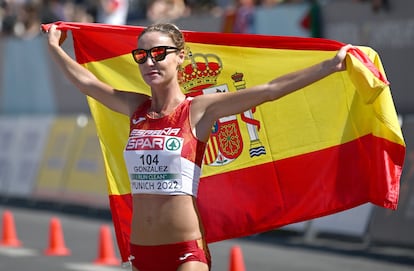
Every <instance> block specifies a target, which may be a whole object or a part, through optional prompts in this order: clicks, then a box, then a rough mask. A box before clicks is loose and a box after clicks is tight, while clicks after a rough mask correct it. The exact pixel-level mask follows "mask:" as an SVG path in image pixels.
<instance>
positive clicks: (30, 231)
mask: <svg viewBox="0 0 414 271" xmlns="http://www.w3.org/2000/svg"><path fill="white" fill-rule="evenodd" d="M50 204H52V203H50ZM45 207H46V205H45V206H43V207H42V206H35V205H32V206H28V205H26V206H16V204H9V203H4V202H3V203H0V215H1V216H2V220H3V221H2V224H1V229H2V236H1V237H0V238H2V239H1V240H0V242H1V241H3V240H4V229H5V228H6V227H5V224H4V214H5V212H6V211H8V212H9V213H11V214H12V217H13V221H14V230H15V232H16V237H17V239H18V240H19V241H20V242H21V245H20V246H18V247H12V246H9V245H4V244H3V245H0V270H2V271H14V270H31V271H52V270H53V271H56V270H68V271H69V270H74V271H76V270H83V271H88V270H94V271H121V270H130V268H128V267H121V266H120V265H115V266H112V265H107V264H103V265H102V264H97V262H96V261H98V260H102V256H101V255H102V254H100V252H99V249H100V248H102V245H101V243H100V242H101V241H102V239H101V236H100V231H101V229H102V228H103V227H106V228H107V227H109V228H110V233H111V237H112V238H113V237H114V234H113V227H112V224H111V220H110V217H108V215H107V213H105V212H98V211H96V210H95V211H93V210H88V209H83V212H79V210H78V211H76V212H75V211H73V209H66V210H63V209H62V208H57V207H59V206H58V205H56V204H55V205H53V204H52V205H50V206H49V207H50V208H45ZM52 220H55V221H56V220H57V221H59V222H60V223H59V224H60V225H61V229H62V235H61V236H62V237H63V243H64V247H65V248H67V249H68V250H69V255H66V256H56V255H46V254H45V251H46V250H47V249H50V248H51V245H50V234H51V232H52V230H51V221H52ZM110 243H111V244H113V250H112V251H113V252H114V256H115V258H116V259H119V253H118V250H117V248H116V245H115V241H114V239H113V242H110ZM106 244H108V243H106ZM106 247H108V245H106ZM109 247H110V246H109ZM234 247H238V248H240V250H241V252H242V262H243V264H244V266H245V270H246V271H270V270H284V271H299V270H307V271H312V270H315V271H325V270H326V271H328V270H329V271H331V270H336V271H355V270H359V271H374V270H375V271H381V270H387V271H390V270H393V271H408V270H410V271H412V270H414V248H409V247H395V246H391V245H388V244H368V243H367V242H365V241H363V240H352V239H350V238H346V237H344V236H318V237H317V238H315V239H314V240H312V242H306V240H305V238H304V237H303V236H302V235H301V234H298V233H295V232H289V231H285V230H274V231H271V232H266V233H263V234H259V235H255V236H250V237H246V238H240V239H232V240H227V241H222V242H217V243H213V244H210V250H211V253H212V258H213V266H212V270H213V271H214V270H215V271H219V270H220V271H224V270H229V271H236V270H230V268H229V262H230V251H231V250H232V249H233V248H234ZM109 250H110V251H111V249H109ZM237 271H239V270H237Z"/></svg>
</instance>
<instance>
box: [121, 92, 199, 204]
mask: <svg viewBox="0 0 414 271" xmlns="http://www.w3.org/2000/svg"><path fill="white" fill-rule="evenodd" d="M191 101H192V98H187V99H186V100H185V101H183V102H182V103H181V104H180V105H179V106H178V107H177V108H176V109H175V110H174V112H172V113H171V114H169V115H167V116H164V117H162V118H157V119H154V118H151V117H149V116H148V114H147V112H148V109H149V107H150V106H151V100H148V101H147V102H146V103H144V104H143V105H142V106H141V107H139V108H138V109H137V110H136V111H135V113H134V114H133V116H132V117H131V120H130V133H129V139H128V143H127V144H126V147H125V150H124V158H125V162H126V167H127V171H128V175H129V179H130V182H131V192H132V193H133V194H166V195H181V194H189V195H193V196H197V191H198V184H199V181H200V174H201V164H202V161H203V156H204V151H205V147H206V143H204V142H201V141H200V140H198V139H197V138H196V137H195V135H194V134H193V132H192V129H191V125H190V118H189V114H190V105H191Z"/></svg>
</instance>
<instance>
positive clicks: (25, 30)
mask: <svg viewBox="0 0 414 271" xmlns="http://www.w3.org/2000/svg"><path fill="white" fill-rule="evenodd" d="M41 7H42V6H41V3H39V2H37V1H27V2H25V3H23V4H22V7H21V9H19V11H18V14H17V21H16V23H15V25H14V29H13V30H14V31H13V32H14V34H15V35H16V36H17V37H20V38H23V39H31V38H34V37H36V36H37V35H38V34H39V33H40V27H39V26H40V16H39V14H40V12H39V11H40V9H41Z"/></svg>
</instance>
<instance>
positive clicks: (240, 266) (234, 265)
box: [229, 246, 246, 271]
mask: <svg viewBox="0 0 414 271" xmlns="http://www.w3.org/2000/svg"><path fill="white" fill-rule="evenodd" d="M229 271H246V268H245V266H244V260H243V253H242V250H241V248H240V247H239V246H233V247H232V248H231V250H230V270H229Z"/></svg>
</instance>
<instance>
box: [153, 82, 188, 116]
mask: <svg viewBox="0 0 414 271" xmlns="http://www.w3.org/2000/svg"><path fill="white" fill-rule="evenodd" d="M184 99H185V95H184V94H183V93H182V91H181V89H180V88H178V90H177V89H176V90H170V91H166V90H165V89H164V90H161V91H152V101H151V107H150V109H149V110H148V114H149V115H150V116H151V117H154V118H160V117H163V116H165V115H168V114H170V113H171V112H172V111H174V109H175V108H176V107H177V106H178V105H179V104H180V103H182V102H183V101H184Z"/></svg>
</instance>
